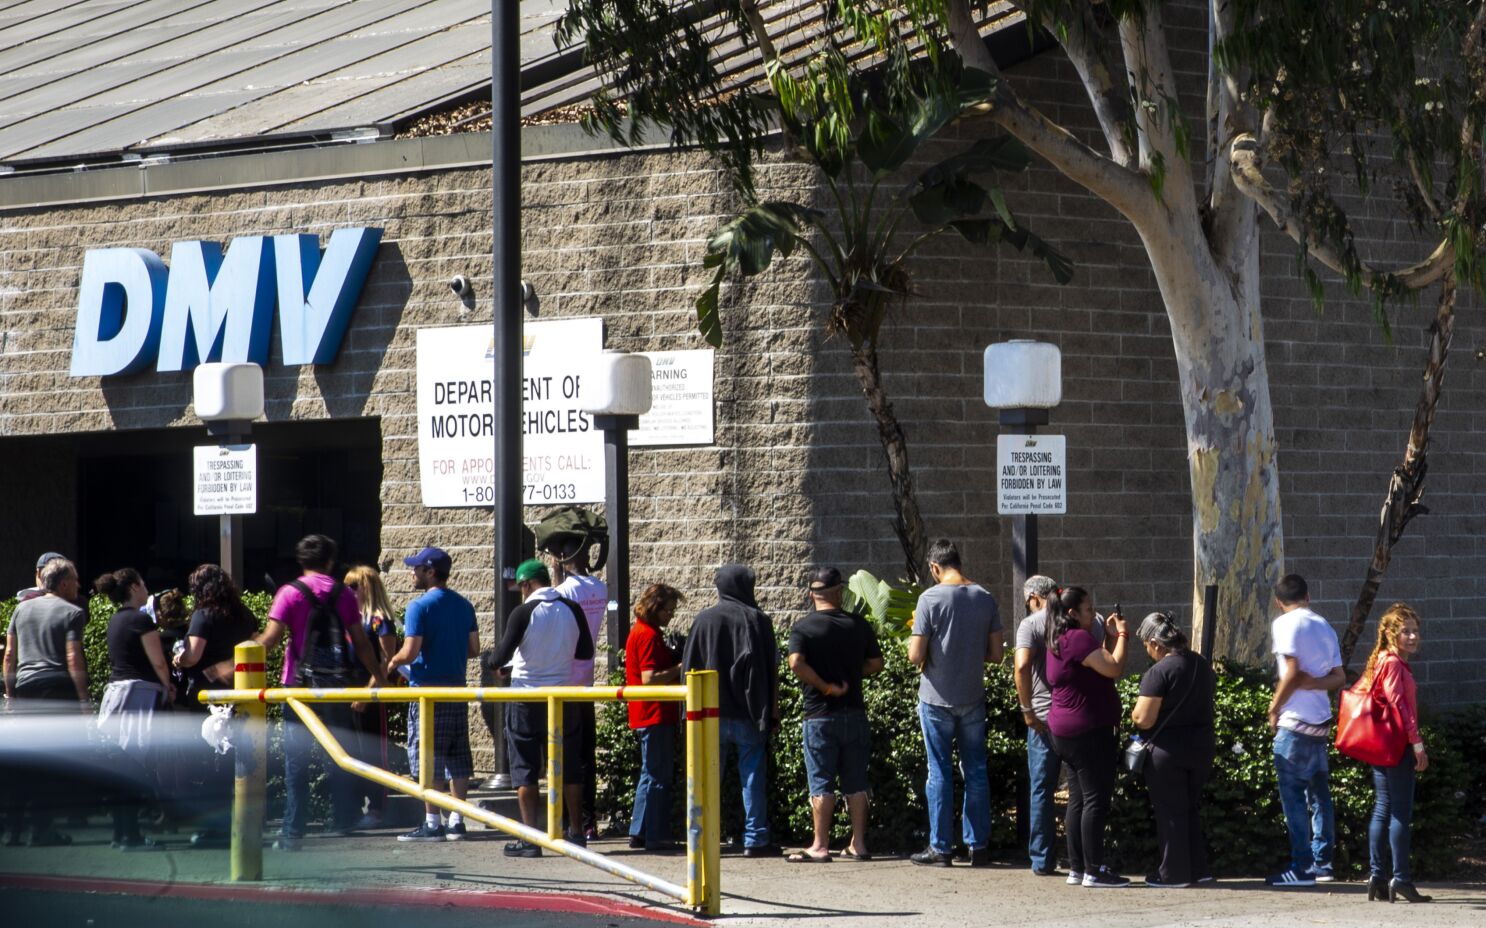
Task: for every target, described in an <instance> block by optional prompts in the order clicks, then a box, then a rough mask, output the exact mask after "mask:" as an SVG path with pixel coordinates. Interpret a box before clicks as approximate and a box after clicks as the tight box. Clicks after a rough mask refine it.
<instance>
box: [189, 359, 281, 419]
mask: <svg viewBox="0 0 1486 928" xmlns="http://www.w3.org/2000/svg"><path fill="white" fill-rule="evenodd" d="M191 387H192V391H193V394H194V397H195V405H196V416H197V418H199V419H200V420H201V421H202V422H224V421H241V422H251V421H252V420H254V419H257V418H258V417H259V416H261V415H263V368H261V367H259V366H258V365H256V364H227V363H217V362H213V363H210V364H201V365H198V366H197V368H196V370H195V371H193V372H192V374H191Z"/></svg>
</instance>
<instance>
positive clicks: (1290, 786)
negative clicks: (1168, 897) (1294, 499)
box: [1265, 574, 1346, 887]
mask: <svg viewBox="0 0 1486 928" xmlns="http://www.w3.org/2000/svg"><path fill="white" fill-rule="evenodd" d="M1274 599H1275V605H1276V606H1278V607H1279V610H1280V614H1279V616H1277V617H1276V618H1275V620H1274V621H1273V622H1272V623H1271V624H1270V629H1269V633H1270V641H1271V645H1270V650H1271V651H1273V652H1274V656H1275V664H1276V670H1277V672H1278V681H1277V682H1276V684H1275V688H1274V698H1273V699H1272V700H1270V703H1269V730H1270V732H1271V733H1272V734H1273V735H1274V766H1275V773H1276V774H1277V775H1278V779H1279V785H1280V805H1281V806H1282V807H1283V808H1284V810H1285V826H1286V828H1287V830H1288V831H1289V833H1290V868H1289V869H1288V870H1286V871H1284V872H1283V873H1279V874H1276V875H1274V876H1271V877H1269V878H1267V879H1266V880H1265V882H1266V883H1268V884H1269V885H1270V886H1275V887H1288V886H1314V885H1316V883H1317V882H1318V881H1319V882H1323V883H1329V882H1331V881H1332V880H1333V879H1334V877H1333V876H1332V872H1331V868H1332V849H1333V846H1334V844H1335V824H1334V817H1333V813H1332V807H1331V783H1330V776H1331V771H1330V769H1329V767H1328V765H1327V760H1326V757H1327V750H1328V749H1329V748H1330V746H1331V697H1330V696H1328V695H1327V693H1328V691H1330V690H1334V689H1337V688H1338V687H1340V686H1341V685H1342V683H1344V682H1345V680H1346V676H1345V672H1344V671H1343V669H1342V656H1341V648H1340V647H1339V646H1338V645H1337V641H1336V632H1334V631H1332V629H1331V626H1330V625H1329V624H1328V623H1327V621H1326V620H1325V619H1323V618H1321V617H1320V616H1319V615H1316V614H1315V613H1314V612H1312V611H1311V610H1310V591H1309V589H1308V588H1307V587H1306V583H1305V579H1304V578H1303V577H1301V576H1299V575H1298V574H1289V575H1287V576H1285V577H1284V578H1282V579H1281V580H1280V582H1279V583H1277V584H1275V587H1274Z"/></svg>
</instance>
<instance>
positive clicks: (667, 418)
mask: <svg viewBox="0 0 1486 928" xmlns="http://www.w3.org/2000/svg"><path fill="white" fill-rule="evenodd" d="M640 353H641V354H643V355H645V356H646V357H648V358H649V359H650V412H648V413H646V414H645V415H643V416H641V417H640V427H639V428H637V429H634V430H632V431H631V432H630V433H629V443H630V445H631V446H632V447H633V446H639V447H650V446H654V445H710V444H712V437H713V430H712V427H713V407H712V359H713V356H714V354H715V352H714V351H713V350H712V349H711V348H698V349H696V350H694V351H642V352H640Z"/></svg>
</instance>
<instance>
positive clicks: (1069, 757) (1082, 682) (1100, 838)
mask: <svg viewBox="0 0 1486 928" xmlns="http://www.w3.org/2000/svg"><path fill="white" fill-rule="evenodd" d="M1098 620H1099V617H1098V615H1097V614H1096V613H1095V612H1094V598H1093V597H1092V596H1090V595H1089V593H1088V591H1087V590H1084V589H1082V588H1080V587H1076V586H1074V587H1069V588H1068V589H1066V590H1055V591H1054V592H1053V594H1052V595H1051V596H1050V597H1049V598H1048V601H1047V643H1048V644H1047V683H1048V687H1049V688H1050V689H1051V690H1052V694H1053V704H1052V708H1051V709H1049V710H1048V713H1047V727H1048V730H1049V731H1050V732H1051V733H1052V739H1053V750H1054V751H1056V752H1057V754H1058V757H1059V758H1061V759H1062V761H1063V763H1065V764H1067V765H1068V767H1069V769H1070V770H1071V771H1072V774H1071V775H1070V776H1069V778H1068V810H1067V813H1066V815H1065V817H1064V820H1063V824H1064V828H1065V830H1066V831H1067V834H1068V871H1069V872H1068V882H1069V884H1071V885H1079V886H1087V887H1090V888H1114V887H1121V886H1129V885H1130V881H1129V880H1127V879H1125V878H1124V877H1122V876H1120V875H1119V874H1117V873H1115V872H1114V871H1112V870H1110V869H1109V868H1108V867H1106V866H1105V865H1104V820H1105V818H1106V817H1108V815H1109V803H1110V798H1111V797H1112V796H1113V795H1114V785H1115V760H1116V756H1117V754H1118V751H1119V748H1118V745H1117V743H1116V741H1115V727H1116V726H1117V725H1119V722H1120V697H1119V694H1118V693H1116V692H1115V686H1114V681H1115V680H1116V679H1117V678H1118V677H1119V676H1120V674H1121V673H1124V671H1125V639H1126V638H1127V637H1128V635H1129V633H1128V632H1127V631H1126V628H1125V617H1124V616H1122V615H1120V614H1119V613H1118V612H1115V613H1114V614H1112V615H1110V617H1109V619H1108V621H1107V622H1106V623H1105V632H1104V634H1105V641H1106V642H1107V643H1108V642H1113V644H1112V647H1111V648H1110V650H1108V651H1106V650H1105V649H1104V648H1103V647H1101V646H1100V645H1099V642H1098V641H1097V640H1096V639H1095V638H1094V634H1093V632H1092V631H1091V629H1092V628H1093V627H1094V623H1095V622H1097V621H1098Z"/></svg>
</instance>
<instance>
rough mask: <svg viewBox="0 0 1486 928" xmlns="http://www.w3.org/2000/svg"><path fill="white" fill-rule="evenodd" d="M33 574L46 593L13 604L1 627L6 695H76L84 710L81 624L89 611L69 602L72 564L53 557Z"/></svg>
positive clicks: (74, 590)
mask: <svg viewBox="0 0 1486 928" xmlns="http://www.w3.org/2000/svg"><path fill="white" fill-rule="evenodd" d="M38 579H39V581H40V584H41V588H42V589H43V590H45V593H44V594H43V595H41V596H37V597H34V598H32V599H28V600H26V601H25V602H23V603H21V604H20V605H19V606H16V609H15V614H14V615H13V616H12V617H11V621H10V627H9V628H8V629H6V631H5V665H4V674H5V693H6V695H7V696H9V697H10V698H11V699H56V700H60V699H76V700H78V701H79V702H81V703H82V705H83V708H84V711H87V709H88V670H87V664H86V662H85V660H84V657H83V628H84V626H86V625H87V624H88V614H87V613H86V612H84V611H83V610H82V609H80V608H78V607H77V606H74V605H73V604H72V600H74V599H76V598H77V594H78V580H77V568H76V567H74V566H73V565H72V562H71V561H69V560H67V559H66V558H64V557H55V558H52V559H51V560H50V561H47V562H46V564H45V565H44V566H43V567H42V568H41V574H40V576H39V578H38Z"/></svg>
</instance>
